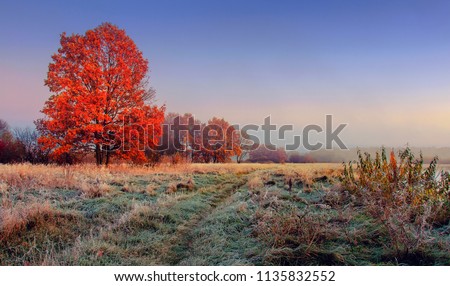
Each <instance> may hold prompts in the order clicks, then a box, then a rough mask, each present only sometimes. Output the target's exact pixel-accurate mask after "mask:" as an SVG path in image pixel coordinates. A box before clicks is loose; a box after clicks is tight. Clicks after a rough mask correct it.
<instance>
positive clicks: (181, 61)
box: [0, 0, 450, 146]
mask: <svg viewBox="0 0 450 286" xmlns="http://www.w3.org/2000/svg"><path fill="white" fill-rule="evenodd" d="M448 15H450V2H449V1H234V0H233V1H215V0H210V1H170V0H169V1H92V2H91V1H70V2H66V1H54V2H52V1H9V2H5V1H3V2H2V3H0V27H1V29H0V118H3V119H5V120H7V121H8V122H9V123H10V125H13V126H27V125H30V126H31V125H32V121H33V120H34V119H36V118H38V117H40V116H41V115H40V114H39V110H40V109H41V108H42V106H43V103H44V102H45V100H46V98H48V96H49V92H48V90H47V88H46V87H45V86H44V85H43V81H44V78H45V77H46V72H47V67H48V63H49V62H50V57H51V55H52V54H53V53H54V52H56V50H57V49H58V46H59V35H60V34H61V33H62V32H67V33H69V34H70V33H84V32H85V31H86V30H88V29H91V28H94V27H96V26H98V25H99V24H101V23H102V22H111V23H113V24H116V25H118V26H119V27H120V28H123V29H125V30H126V31H127V33H128V35H130V36H131V38H132V39H133V40H134V41H135V42H136V44H137V45H138V47H139V48H140V49H141V50H142V52H143V53H144V56H145V57H146V58H148V59H149V61H150V69H151V73H150V80H151V85H152V86H154V87H155V88H156V90H157V96H158V103H159V104H166V105H167V109H168V110H169V111H176V112H191V113H194V114H195V115H197V117H198V118H200V119H202V120H205V121H206V120H207V119H208V118H210V117H212V116H214V115H216V116H222V117H225V118H226V119H227V120H229V121H231V122H233V123H255V124H258V123H262V122H263V119H264V118H265V117H266V116H267V115H272V120H273V121H274V122H276V123H278V124H294V125H295V126H297V127H298V128H301V127H303V126H304V125H306V124H322V125H323V124H324V120H325V115H326V114H333V115H334V119H335V122H336V123H348V127H347V128H346V130H345V132H344V134H343V136H344V138H345V140H346V142H348V144H349V145H351V146H355V145H359V146H378V145H381V144H385V145H404V144H406V143H409V144H411V145H415V146H448V144H449V142H450V124H449V119H450V113H449V109H450V96H449V95H450V94H449V93H450V80H449V79H450V78H449V76H450V17H448Z"/></svg>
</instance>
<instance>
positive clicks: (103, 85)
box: [0, 23, 304, 165]
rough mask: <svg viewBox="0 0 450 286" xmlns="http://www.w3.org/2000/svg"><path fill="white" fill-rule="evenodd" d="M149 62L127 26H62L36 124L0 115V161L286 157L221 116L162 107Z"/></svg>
mask: <svg viewBox="0 0 450 286" xmlns="http://www.w3.org/2000/svg"><path fill="white" fill-rule="evenodd" d="M148 66H149V63H148V60H147V59H145V58H144V56H143V54H142V52H141V51H140V50H139V49H138V47H137V46H136V44H135V43H134V41H133V40H132V39H131V38H130V37H129V36H128V35H127V34H126V32H125V30H122V29H119V28H118V27H117V26H115V25H113V24H110V23H104V24H101V25H100V26H98V27H96V28H94V29H92V30H88V31H87V32H86V33H85V34H71V35H67V34H66V33H62V34H61V38H60V47H59V49H58V50H57V52H56V53H55V54H53V56H52V61H51V62H50V64H49V66H48V73H47V78H46V79H45V85H46V86H47V87H48V89H49V91H50V97H49V98H48V100H47V101H46V102H45V104H44V106H43V108H42V110H41V112H42V114H43V117H42V118H40V119H37V120H36V121H35V127H36V128H35V129H14V130H11V129H10V128H9V126H8V124H7V123H6V122H4V121H0V163H11V162H31V163H49V162H55V163H61V164H73V163H77V162H81V161H86V160H93V161H95V162H96V163H97V164H98V165H108V164H109V163H110V162H111V161H112V160H116V161H131V162H134V163H142V164H156V163H158V162H161V161H163V160H166V161H167V160H170V161H171V162H173V163H177V162H180V161H187V162H202V163H223V162H230V161H232V160H235V161H237V162H238V163H239V162H242V161H245V160H247V161H251V162H277V163H282V162H286V161H287V160H288V157H287V155H286V152H285V151H284V150H283V149H281V148H279V149H277V150H268V149H267V148H264V146H255V145H254V144H252V142H249V140H248V136H246V134H241V133H240V132H239V130H237V129H235V128H234V127H233V126H232V125H230V123H229V122H227V121H226V120H224V119H223V118H218V117H214V118H212V119H210V120H208V122H204V123H202V122H200V121H198V120H195V119H194V118H193V116H192V115H191V114H188V113H186V114H183V115H180V114H175V113H167V112H166V107H165V106H164V105H163V106H158V105H157V104H156V103H155V102H156V101H155V91H154V90H153V89H152V88H151V87H150V86H149V77H148V70H149V67H148ZM171 126H178V127H180V126H181V127H182V128H181V127H180V128H181V129H180V130H172V128H171ZM167 158H169V159H167ZM291 159H292V160H296V161H299V162H300V161H302V160H303V159H304V158H303V159H302V157H301V155H299V154H295V155H294V156H291Z"/></svg>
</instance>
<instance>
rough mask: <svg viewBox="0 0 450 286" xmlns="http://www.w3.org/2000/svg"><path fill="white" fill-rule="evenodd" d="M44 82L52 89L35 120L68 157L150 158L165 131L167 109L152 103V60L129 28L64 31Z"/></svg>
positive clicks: (54, 150) (48, 143)
mask: <svg viewBox="0 0 450 286" xmlns="http://www.w3.org/2000/svg"><path fill="white" fill-rule="evenodd" d="M60 43H61V47H60V48H59V49H58V52H57V53H55V54H54V55H53V56H52V60H53V61H52V62H51V63H50V65H49V70H48V75H47V79H46V81H45V84H46V85H47V86H48V87H49V89H50V92H52V95H51V97H50V98H49V99H48V100H47V102H46V103H45V105H44V108H43V109H42V113H44V115H45V118H43V119H40V120H38V121H37V122H36V125H37V128H38V130H39V131H40V133H41V137H40V138H39V142H40V143H41V144H42V146H43V148H44V149H48V150H51V154H52V156H53V157H54V158H63V160H66V161H68V160H69V159H70V158H71V157H72V156H73V155H76V154H78V153H83V154H85V153H86V152H94V153H95V158H96V161H97V164H103V163H104V164H108V163H109V162H110V157H111V156H112V155H115V156H118V157H120V158H124V159H132V160H134V161H143V160H145V153H144V151H145V148H152V147H154V146H155V145H156V144H157V142H158V138H159V137H160V135H161V124H162V122H163V121H164V109H165V107H164V106H162V107H158V106H156V105H153V104H152V100H153V99H154V92H153V91H152V90H151V89H148V88H147V85H148V77H147V72H148V61H147V60H146V59H145V58H144V57H143V55H142V52H141V51H140V50H139V49H138V48H137V46H136V44H135V43H134V42H133V40H132V39H131V38H130V37H128V36H127V35H126V33H125V31H124V30H121V29H119V28H118V27H117V26H115V25H112V24H110V23H104V24H102V25H100V26H98V27H97V28H95V29H93V30H89V31H87V32H86V33H85V34H84V35H79V34H72V35H70V36H67V35H66V34H65V33H63V34H62V35H61V40H60Z"/></svg>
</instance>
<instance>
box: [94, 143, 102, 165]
mask: <svg viewBox="0 0 450 286" xmlns="http://www.w3.org/2000/svg"><path fill="white" fill-rule="evenodd" d="M102 157H103V154H102V149H101V147H100V144H96V145H95V159H96V161H97V165H101V164H102V163H103V158H102Z"/></svg>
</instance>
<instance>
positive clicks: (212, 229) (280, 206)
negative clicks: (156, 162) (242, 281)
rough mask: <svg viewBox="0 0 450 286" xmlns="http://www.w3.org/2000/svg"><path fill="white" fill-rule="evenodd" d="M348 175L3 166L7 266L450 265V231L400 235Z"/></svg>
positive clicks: (3, 261) (302, 169)
mask: <svg viewBox="0 0 450 286" xmlns="http://www.w3.org/2000/svg"><path fill="white" fill-rule="evenodd" d="M342 170H343V167H342V165H340V164H336V165H333V164H295V165H291V164H283V165H276V164H214V165H213V164H198V165H197V164H181V165H175V166H158V167H156V168H146V167H136V166H135V167H133V166H128V165H113V166H110V167H109V168H98V167H96V166H94V165H76V166H69V167H63V166H40V165H37V166H36V165H0V200H1V204H0V207H1V209H0V265H372V264H377V265H399V264H407V265H450V251H449V250H450V238H449V233H450V228H449V226H448V220H446V223H439V224H434V223H429V224H427V225H425V224H417V223H413V222H412V223H408V224H402V223H403V222H398V223H397V224H396V225H400V226H403V225H404V227H402V228H401V229H397V230H396V232H393V231H392V225H390V224H389V223H386V222H389V221H390V218H391V217H389V215H388V216H387V217H380V216H378V215H376V214H375V213H374V212H373V209H372V208H369V207H368V204H367V203H362V202H361V201H360V200H358V199H356V198H355V196H354V194H352V193H349V192H348V191H346V190H345V188H343V187H342V185H341V183H340V181H339V179H338V177H339V176H340V175H341V174H342ZM378 207H379V208H380V210H381V211H383V212H384V213H386V212H387V211H386V210H385V209H387V207H386V206H384V205H383V206H381V205H380V206H378ZM383 208H385V209H383ZM389 213H390V211H389ZM394 217H395V216H394Z"/></svg>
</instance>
